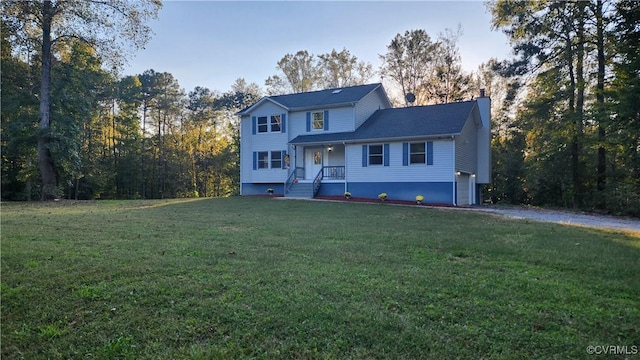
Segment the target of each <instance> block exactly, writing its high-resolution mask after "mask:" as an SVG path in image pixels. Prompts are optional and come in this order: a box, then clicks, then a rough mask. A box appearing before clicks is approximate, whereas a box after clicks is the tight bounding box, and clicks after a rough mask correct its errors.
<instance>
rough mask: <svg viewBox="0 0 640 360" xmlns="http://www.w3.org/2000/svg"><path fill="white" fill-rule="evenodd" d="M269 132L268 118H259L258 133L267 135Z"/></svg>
mask: <svg viewBox="0 0 640 360" xmlns="http://www.w3.org/2000/svg"><path fill="white" fill-rule="evenodd" d="M268 130H269V128H268V126H267V117H266V116H259V117H258V132H259V133H266V132H267V131H268Z"/></svg>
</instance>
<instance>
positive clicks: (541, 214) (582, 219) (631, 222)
mask: <svg viewBox="0 0 640 360" xmlns="http://www.w3.org/2000/svg"><path fill="white" fill-rule="evenodd" d="M478 211H485V212H491V213H495V214H500V215H503V216H507V217H511V218H516V219H530V220H536V221H544V222H552V223H558V224H566V225H577V226H587V227H594V228H600V229H614V230H625V231H633V232H640V219H632V218H625V217H615V216H606V215H592V214H582V213H577V212H571V211H559V210H546V209H535V208H524V207H518V208H501V207H492V206H490V207H485V208H478Z"/></svg>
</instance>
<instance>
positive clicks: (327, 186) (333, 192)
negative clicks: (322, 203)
mask: <svg viewBox="0 0 640 360" xmlns="http://www.w3.org/2000/svg"><path fill="white" fill-rule="evenodd" d="M342 195H344V183H323V184H322V186H320V191H318V196H342Z"/></svg>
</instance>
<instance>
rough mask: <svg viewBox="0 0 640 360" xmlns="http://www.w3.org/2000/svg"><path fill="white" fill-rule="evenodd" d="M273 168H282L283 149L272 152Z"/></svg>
mask: <svg viewBox="0 0 640 360" xmlns="http://www.w3.org/2000/svg"><path fill="white" fill-rule="evenodd" d="M271 168H272V169H281V168H282V152H281V151H272V152H271Z"/></svg>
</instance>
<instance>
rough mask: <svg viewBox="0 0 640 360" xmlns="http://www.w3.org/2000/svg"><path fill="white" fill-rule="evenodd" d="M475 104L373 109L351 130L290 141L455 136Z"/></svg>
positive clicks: (309, 141)
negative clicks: (367, 116) (362, 121)
mask: <svg viewBox="0 0 640 360" xmlns="http://www.w3.org/2000/svg"><path fill="white" fill-rule="evenodd" d="M476 106H477V105H476V101H464V102H457V103H448V104H439V105H429V106H412V107H405V108H394V109H382V110H377V111H376V112H374V113H373V114H372V115H371V117H369V119H367V121H365V122H364V124H362V126H360V127H359V128H358V129H356V130H355V131H353V132H346V133H331V134H317V135H300V136H297V137H296V138H295V139H293V140H291V144H310V143H327V142H343V141H344V142H359V141H363V140H382V139H407V138H417V137H436V136H450V135H458V134H460V133H461V132H462V128H463V127H464V124H465V123H466V121H467V119H468V118H469V116H470V115H471V112H472V111H473V109H474V108H475V107H476Z"/></svg>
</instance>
